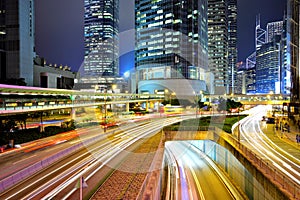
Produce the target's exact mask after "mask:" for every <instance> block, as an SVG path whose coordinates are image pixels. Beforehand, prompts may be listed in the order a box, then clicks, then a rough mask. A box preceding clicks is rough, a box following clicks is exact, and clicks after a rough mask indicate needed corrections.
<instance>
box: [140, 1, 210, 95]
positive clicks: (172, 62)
mask: <svg viewBox="0 0 300 200" xmlns="http://www.w3.org/2000/svg"><path fill="white" fill-rule="evenodd" d="M206 2H207V1H205V0H180V1H179V0H163V1H162V0H155V1H153V0H136V1H135V18H136V52H135V55H136V58H135V59H136V60H135V67H136V72H137V77H138V81H139V83H138V85H139V91H140V92H149V93H153V92H155V91H156V92H157V91H160V90H164V88H169V90H172V91H173V90H174V89H172V87H175V85H178V87H177V90H178V91H177V92H179V91H181V92H183V90H186V89H187V87H185V88H184V83H183V79H184V80H185V81H187V82H188V83H189V84H190V86H191V87H192V88H193V90H194V91H197V92H199V91H200V90H202V91H204V90H206V86H205V82H204V79H205V72H204V71H205V70H204V69H205V68H207V66H208V63H207V3H206Z"/></svg>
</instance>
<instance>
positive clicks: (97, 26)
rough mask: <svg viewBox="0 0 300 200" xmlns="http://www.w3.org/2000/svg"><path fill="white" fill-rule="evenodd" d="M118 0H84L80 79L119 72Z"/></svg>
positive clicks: (92, 78) (94, 79) (86, 79)
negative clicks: (83, 51) (82, 51)
mask: <svg viewBox="0 0 300 200" xmlns="http://www.w3.org/2000/svg"><path fill="white" fill-rule="evenodd" d="M118 34H119V0H84V50H85V56H84V63H83V78H82V79H81V80H82V82H87V83H90V82H98V78H99V77H102V76H116V75H119V58H118V56H119V47H118V46H119V36H118Z"/></svg>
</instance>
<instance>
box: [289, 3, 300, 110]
mask: <svg viewBox="0 0 300 200" xmlns="http://www.w3.org/2000/svg"><path fill="white" fill-rule="evenodd" d="M299 10H300V4H299V1H298V0H288V2H287V27H286V28H287V31H286V34H287V38H288V41H287V47H286V48H287V57H288V58H287V68H290V72H291V79H292V80H291V87H290V90H291V102H294V103H299V102H300V77H299V73H300V69H299V67H300V57H299V52H300V51H299V48H300V44H299V36H300V34H299ZM297 112H298V113H299V108H298V109H297Z"/></svg>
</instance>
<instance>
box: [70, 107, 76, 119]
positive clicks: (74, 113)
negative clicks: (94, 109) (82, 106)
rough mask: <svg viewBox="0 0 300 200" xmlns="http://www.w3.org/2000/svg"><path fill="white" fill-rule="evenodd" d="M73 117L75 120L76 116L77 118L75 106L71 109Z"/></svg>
mask: <svg viewBox="0 0 300 200" xmlns="http://www.w3.org/2000/svg"><path fill="white" fill-rule="evenodd" d="M70 114H71V119H73V120H75V118H76V110H75V108H72V109H71V113H70Z"/></svg>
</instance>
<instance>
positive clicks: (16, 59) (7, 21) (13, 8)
mask: <svg viewBox="0 0 300 200" xmlns="http://www.w3.org/2000/svg"><path fill="white" fill-rule="evenodd" d="M34 37H35V31H34V1H33V0H0V78H1V81H2V82H3V81H4V82H5V81H7V80H10V79H24V81H25V82H26V84H27V85H29V86H32V85H33V58H34V56H35V50H34Z"/></svg>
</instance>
